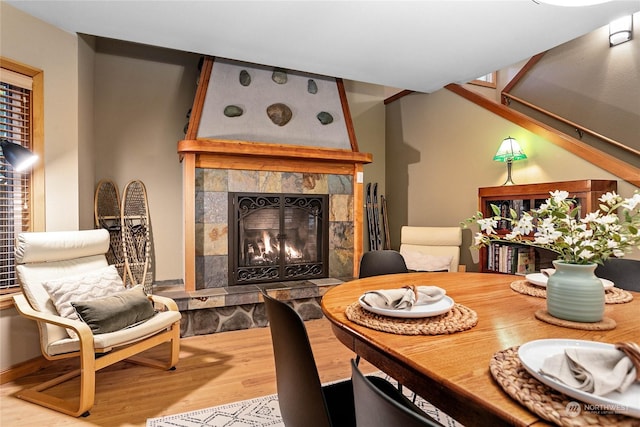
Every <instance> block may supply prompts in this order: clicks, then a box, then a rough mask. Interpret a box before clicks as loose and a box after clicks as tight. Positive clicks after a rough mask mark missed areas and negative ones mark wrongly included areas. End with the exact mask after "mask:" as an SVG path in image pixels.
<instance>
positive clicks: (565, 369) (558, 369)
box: [540, 348, 636, 396]
mask: <svg viewBox="0 0 640 427" xmlns="http://www.w3.org/2000/svg"><path fill="white" fill-rule="evenodd" d="M540 373H541V374H543V375H546V376H548V377H551V378H554V379H556V380H558V381H560V382H562V383H564V384H565V385H567V386H569V387H571V388H575V389H577V390H581V391H584V392H587V393H592V394H594V395H597V396H604V395H605V394H607V393H610V392H612V391H619V392H621V393H623V392H624V391H625V390H626V389H627V388H629V386H630V385H631V384H632V383H633V382H634V381H635V380H636V368H635V367H634V365H633V362H632V360H631V359H630V358H629V357H627V355H626V354H625V353H624V352H622V351H619V350H617V349H613V348H612V349H594V348H567V349H566V350H565V351H564V353H560V354H555V355H553V356H550V357H548V358H547V359H545V360H544V362H543V364H542V368H541V369H540Z"/></svg>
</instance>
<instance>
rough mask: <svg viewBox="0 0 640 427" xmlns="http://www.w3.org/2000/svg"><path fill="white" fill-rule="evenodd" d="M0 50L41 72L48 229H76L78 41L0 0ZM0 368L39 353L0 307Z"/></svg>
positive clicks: (34, 339)
mask: <svg viewBox="0 0 640 427" xmlns="http://www.w3.org/2000/svg"><path fill="white" fill-rule="evenodd" d="M0 55H1V56H3V57H6V58H9V59H12V60H14V61H17V62H21V63H24V64H27V65H29V66H31V67H34V68H39V69H41V70H43V71H44V86H45V90H44V133H45V142H44V143H45V153H44V159H43V160H41V161H44V162H45V199H46V200H45V203H46V216H45V218H46V219H45V221H46V229H47V230H76V229H78V228H79V201H78V200H79V197H78V194H79V191H78V183H79V171H78V170H79V166H78V165H79V157H78V152H79V147H78V145H79V138H78V130H79V123H78V120H79V117H78V115H79V113H78V104H79V97H78V41H77V38H76V36H75V35H73V34H69V33H67V32H64V31H62V30H59V29H57V28H54V27H52V26H51V25H48V24H45V23H44V22H42V21H39V20H37V19H35V18H33V17H31V16H29V15H27V14H25V13H23V12H21V11H19V10H17V9H15V8H14V7H12V6H9V5H7V4H6V3H5V2H0ZM0 342H1V344H0V370H4V369H6V368H7V367H9V366H13V365H15V364H16V363H19V362H22V361H24V360H28V359H31V358H33V357H36V356H38V355H40V348H39V340H38V336H37V328H36V325H35V323H34V322H32V321H28V320H25V319H23V318H21V317H20V316H18V314H17V312H16V311H15V310H14V309H6V310H1V311H0Z"/></svg>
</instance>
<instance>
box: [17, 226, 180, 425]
mask: <svg viewBox="0 0 640 427" xmlns="http://www.w3.org/2000/svg"><path fill="white" fill-rule="evenodd" d="M108 249H109V232H108V231H107V230H106V229H97V230H84V231H58V232H38V233H21V234H19V235H18V236H17V238H16V250H15V255H16V264H17V265H16V273H17V278H18V281H19V283H20V287H21V290H22V294H20V295H16V296H14V297H13V301H14V304H15V307H16V309H17V310H18V312H19V313H20V314H21V315H22V316H25V317H27V318H29V319H33V320H35V321H36V322H37V324H38V329H39V332H40V347H41V350H42V354H43V355H44V357H45V358H47V359H49V360H57V359H66V358H78V359H79V361H80V368H79V369H76V370H74V371H71V372H68V373H65V374H63V375H60V376H58V377H56V378H54V379H51V380H49V381H46V382H45V383H43V384H39V385H37V386H36V387H33V388H29V389H24V390H21V391H19V392H18V393H17V397H19V398H22V399H24V400H27V401H30V402H33V403H36V404H39V405H42V406H45V407H47V408H51V409H54V410H56V411H60V412H63V413H65V414H68V415H72V416H76V417H77V416H80V415H83V416H87V415H89V410H90V409H91V408H92V406H93V404H94V400H95V382H96V372H97V371H99V370H100V369H102V368H105V367H107V366H110V365H113V364H114V363H116V362H119V361H121V360H125V359H127V360H128V361H130V362H134V363H138V364H141V365H146V366H151V367H157V368H162V369H173V368H174V367H175V365H176V364H177V363H178V354H179V351H180V318H181V315H180V312H179V311H178V307H177V305H176V303H175V302H174V301H173V300H172V299H170V298H165V297H161V296H157V295H153V296H151V295H149V296H147V295H146V294H145V293H144V290H143V288H142V287H141V286H138V287H133V288H130V289H126V288H125V287H124V285H123V283H122V279H121V277H120V276H119V275H118V272H117V270H116V269H115V266H113V265H109V264H108V263H107V260H106V256H105V253H106V252H107V250H108ZM165 342H169V343H170V346H169V354H168V358H167V360H166V361H161V360H155V359H150V358H146V357H141V356H137V354H138V353H140V352H142V351H144V350H147V349H150V348H152V347H155V346H157V345H159V344H162V343H165ZM78 376H79V377H80V385H79V387H80V390H79V399H69V400H63V399H60V398H58V397H53V396H52V395H51V394H49V393H45V391H46V390H48V389H50V388H51V387H53V386H55V385H58V384H61V383H63V382H65V381H67V380H70V379H72V378H75V377H78Z"/></svg>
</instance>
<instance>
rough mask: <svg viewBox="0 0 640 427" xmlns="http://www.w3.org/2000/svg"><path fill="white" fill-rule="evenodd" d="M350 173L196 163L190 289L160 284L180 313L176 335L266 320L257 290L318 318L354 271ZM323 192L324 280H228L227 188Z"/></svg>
mask: <svg viewBox="0 0 640 427" xmlns="http://www.w3.org/2000/svg"><path fill="white" fill-rule="evenodd" d="M352 181H353V179H352V177H351V176H350V175H336V174H309V173H299V172H272V171H249V170H231V169H228V170H224V169H203V168H197V169H196V172H195V200H196V201H195V234H196V238H195V242H196V248H195V260H196V262H195V267H196V268H195V270H196V273H195V279H196V280H195V288H196V289H195V291H193V292H186V291H184V290H179V291H178V290H175V288H173V287H165V288H163V287H159V288H158V289H157V292H158V293H161V294H162V295H166V296H170V297H172V298H174V299H175V300H176V302H177V303H178V306H179V307H180V310H181V311H182V313H183V321H182V336H190V335H200V334H207V333H213V332H221V331H225V330H235V329H246V328H249V327H260V326H266V315H265V313H264V308H263V305H262V304H261V295H260V288H264V289H267V290H268V292H269V293H273V294H274V295H275V296H276V297H278V298H280V299H285V300H290V301H291V302H292V304H293V306H294V308H296V310H297V311H298V313H300V314H301V316H302V317H303V318H304V319H314V318H319V317H321V316H322V313H321V311H320V308H319V305H318V301H319V298H320V297H322V295H323V294H324V293H325V292H326V290H328V289H329V288H330V287H331V286H334V285H336V284H338V283H341V282H342V281H343V280H349V279H350V278H351V277H353V256H354V239H353V237H354V230H353V227H354V221H353V182H352ZM236 191H247V192H260V193H290V194H328V195H329V209H328V211H329V212H328V213H329V230H328V231H329V260H328V262H329V278H325V279H314V280H300V281H289V282H276V283H267V284H257V285H250V284H249V285H234V286H229V283H228V282H229V280H228V279H229V278H228V275H229V270H228V268H229V244H228V227H229V223H228V211H229V209H228V200H229V192H236Z"/></svg>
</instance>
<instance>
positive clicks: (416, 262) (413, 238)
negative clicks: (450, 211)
mask: <svg viewBox="0 0 640 427" xmlns="http://www.w3.org/2000/svg"><path fill="white" fill-rule="evenodd" d="M460 245H462V229H461V228H460V227H412V226H407V225H405V226H403V227H402V228H401V230H400V253H401V254H402V256H403V257H404V259H405V262H406V264H407V268H409V270H418V271H441V270H447V271H449V272H457V271H464V266H460Z"/></svg>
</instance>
